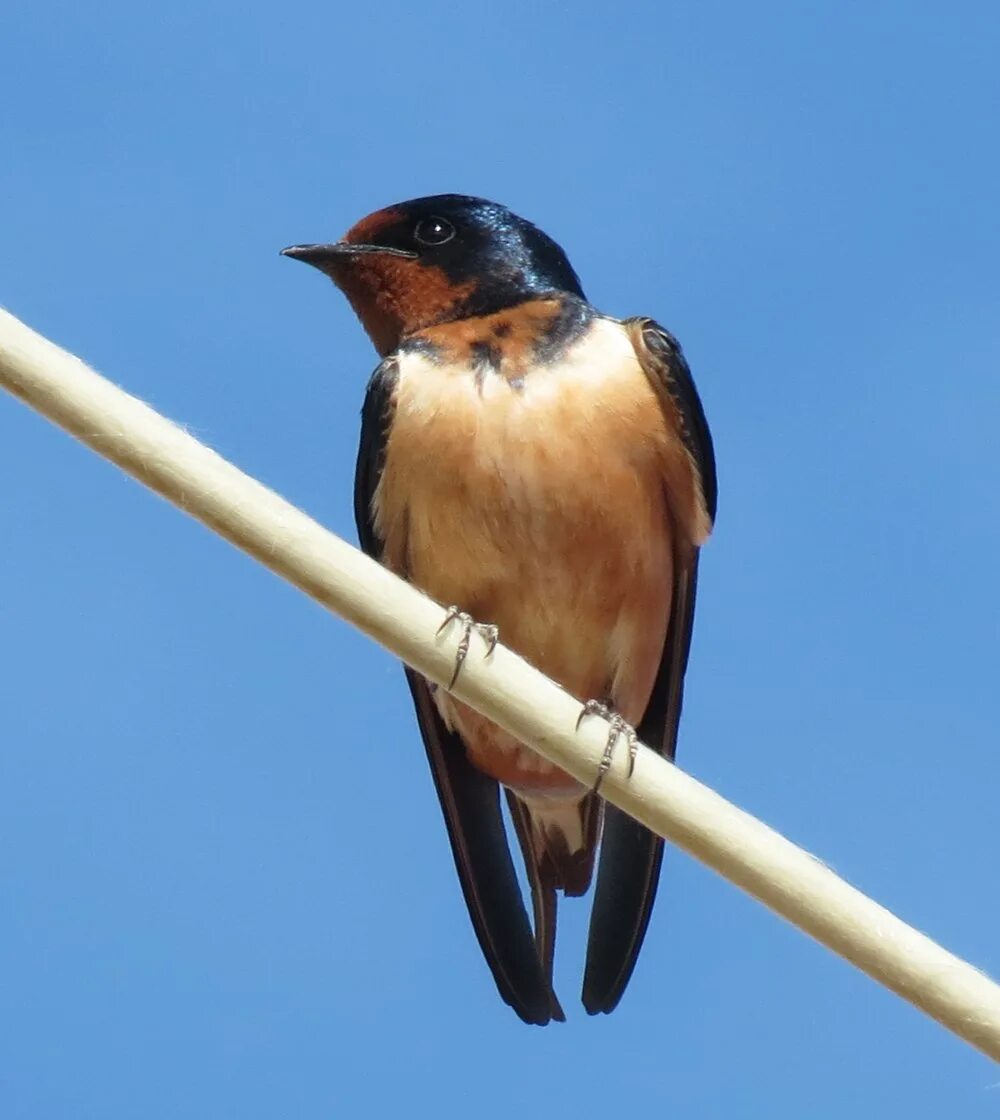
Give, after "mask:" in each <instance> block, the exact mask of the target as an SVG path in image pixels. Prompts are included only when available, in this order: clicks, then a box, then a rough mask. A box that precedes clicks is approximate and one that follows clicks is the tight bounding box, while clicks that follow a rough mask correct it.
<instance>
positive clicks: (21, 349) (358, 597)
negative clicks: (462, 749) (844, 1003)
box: [0, 311, 1000, 1060]
mask: <svg viewBox="0 0 1000 1120" xmlns="http://www.w3.org/2000/svg"><path fill="white" fill-rule="evenodd" d="M0 384H2V385H3V386H4V387H5V388H7V389H9V390H10V392H11V393H13V394H14V395H15V396H17V397H19V398H20V399H21V400H23V401H24V402H25V403H27V404H29V405H30V406H31V407H32V408H35V409H37V410H38V411H39V412H40V413H42V414H43V415H44V416H47V417H48V418H49V419H50V420H52V421H53V422H54V423H56V424H58V425H60V426H61V427H63V428H65V429H66V430H67V431H68V432H70V433H72V434H73V435H74V436H76V437H77V439H79V440H80V441H81V442H83V443H85V444H87V446H88V447H90V448H92V449H93V450H94V451H96V452H98V454H100V455H103V456H104V457H105V458H107V459H110V460H111V461H112V462H113V463H116V464H117V465H118V466H119V467H121V468H122V470H124V471H127V472H128V473H129V474H131V475H132V476H133V477H135V478H137V479H138V480H139V481H140V482H142V483H144V484H145V485H146V486H148V487H150V489H152V490H155V491H156V492H157V493H159V494H161V495H162V496H163V497H165V498H167V499H168V500H169V501H171V502H173V503H174V504H175V505H177V506H179V507H180V508H181V509H182V510H184V511H185V512H186V513H189V514H190V515H191V516H192V517H195V518H197V519H198V520H199V521H201V522H203V523H204V524H205V525H207V526H208V527H209V528H210V529H212V530H214V531H215V532H216V533H218V534H219V535H220V536H223V537H225V538H226V539H227V540H229V541H231V542H232V543H233V544H235V545H236V546H237V547H238V548H241V549H243V551H244V552H247V553H249V554H250V555H251V556H253V557H254V558H255V559H256V560H259V561H260V562H261V563H262V564H264V565H266V566H267V567H268V568H270V569H271V570H272V571H273V572H275V573H276V574H278V575H280V576H281V577H282V578H284V579H286V580H288V581H289V582H290V583H293V584H295V586H296V587H298V588H300V589H301V590H302V591H304V592H305V593H306V594H307V595H310V596H312V598H314V599H315V600H317V602H319V603H322V604H323V605H324V606H325V607H328V608H329V609H330V610H331V611H333V612H334V613H336V614H338V615H340V616H341V617H342V618H345V619H347V621H348V622H351V623H352V624H353V625H355V626H357V627H358V628H359V629H361V630H363V631H364V632H365V633H366V634H368V635H369V636H370V637H372V638H374V639H375V640H376V641H378V642H380V643H381V644H382V645H384V646H385V647H386V648H387V649H389V650H391V651H392V652H393V653H395V654H396V655H397V656H399V657H400V658H402V659H403V660H404V661H405V662H407V664H409V665H411V666H413V668H415V669H417V670H419V671H420V672H421V673H423V674H424V675H425V676H427V677H429V678H430V679H432V680H434V681H437V682H438V683H439V684H442V685H443V684H446V683H447V681H448V680H449V679H450V677H451V672H452V667H453V664H454V656H455V646H456V640H457V628H455V627H452V628H451V629H450V630H446V631H445V632H444V634H443V635H442V636H440V637H438V636H437V632H438V628H439V627H440V625H441V623H442V622H443V620H444V618H445V611H444V609H443V608H442V607H441V606H439V605H438V604H436V603H433V602H432V601H431V600H430V599H427V598H426V597H425V596H423V595H421V594H420V593H419V592H417V591H415V590H414V589H413V588H411V587H409V586H408V585H407V584H405V583H403V582H402V581H401V580H399V579H397V578H396V577H395V576H393V575H391V574H390V573H389V572H388V571H386V570H385V569H384V568H382V567H381V566H380V565H379V564H377V563H375V562H374V561H372V560H370V559H369V558H368V557H366V556H364V555H363V554H362V553H361V552H359V551H358V550H357V549H355V548H353V547H351V545H349V544H347V543H346V542H345V541H342V540H341V539H340V538H339V537H336V536H334V535H333V534H332V533H330V532H328V531H327V530H326V529H324V528H322V526H320V525H318V524H317V523H316V522H315V521H313V520H312V519H311V518H309V517H307V516H306V515H305V514H304V513H302V512H301V511H300V510H298V509H296V508H295V507H294V506H292V505H290V504H289V503H288V502H286V501H284V500H283V499H282V498H280V497H278V495H277V494H275V493H273V492H272V491H270V490H268V489H267V488H266V487H264V486H262V485H261V484H260V483H259V482H256V481H255V480H254V479H252V478H250V477H248V476H247V475H245V474H243V473H242V471H240V470H238V469H237V468H236V467H234V466H233V465H232V464H231V463H228V462H226V460H225V459H223V458H222V457H221V456H219V455H217V454H216V453H215V452H214V451H212V450H210V449H209V448H207V447H205V446H204V445H203V444H201V443H199V442H198V441H197V440H196V439H195V438H194V437H193V436H191V435H189V434H188V433H187V432H185V431H183V430H182V429H181V428H179V427H177V426H176V425H175V424H173V423H171V422H170V421H169V420H166V419H164V418H163V417H162V416H160V415H159V414H158V413H156V412H154V411H153V410H152V409H151V408H149V407H148V406H147V405H145V404H143V403H142V402H141V401H139V400H136V398H134V397H131V396H129V395H128V394H127V393H125V392H123V391H122V390H121V389H119V388H117V387H116V386H115V385H113V384H111V382H109V381H107V380H105V379H104V378H103V377H101V376H99V375H98V374H97V373H95V372H94V371H93V370H91V369H89V368H88V367H87V366H86V365H85V364H84V363H83V362H81V361H80V360H79V359H78V358H75V357H73V356H72V355H71V354H68V353H66V352H65V351H64V350H61V349H60V348H59V347H57V346H56V345H54V344H53V343H51V342H49V341H47V340H46V339H44V338H42V337H41V336H40V335H38V334H36V333H35V332H34V331H32V330H30V329H29V328H28V327H26V326H25V325H24V324H23V323H21V322H19V321H18V320H17V319H15V318H14V317H13V316H11V315H9V314H8V313H6V312H4V311H0ZM6 485H11V483H10V482H9V481H8V482H7V483H6ZM123 531H125V529H124V526H123ZM501 636H502V635H501ZM484 653H485V647H484V646H483V644H482V643H481V642H480V641H479V639H478V638H476V639H474V642H473V645H472V648H471V650H470V653H469V656H468V658H467V659H466V662H465V665H464V667H463V670H462V675H461V677H460V678H459V680H458V683H457V684H456V686H455V688H454V692H455V694H456V696H458V697H459V698H460V699H461V700H463V701H465V702H466V703H467V704H470V705H471V706H472V707H474V708H476V709H477V710H478V711H480V712H482V713H483V714H484V715H486V716H488V717H489V718H490V719H492V720H495V721H496V722H497V723H498V724H500V725H501V726H502V727H504V728H506V729H507V730H508V731H509V732H511V733H512V734H513V735H515V736H516V737H517V738H518V739H520V740H522V741H523V742H525V743H527V744H529V745H530V746H531V747H533V748H534V749H535V750H537V751H538V752H539V754H542V755H544V756H545V757H546V758H547V759H549V760H550V761H552V762H555V763H557V764H558V765H559V766H561V767H563V768H564V769H565V770H568V771H569V772H570V773H571V774H573V775H574V776H575V777H577V778H579V779H580V780H581V781H582V782H586V783H588V784H590V783H593V781H594V778H595V775H596V773H597V768H598V764H599V762H600V759H601V755H602V752H603V749H604V744H605V741H606V736H607V727H606V725H605V724H604V723H603V721H601V720H599V719H590V720H587V721H585V722H584V724H583V726H582V727H581V728H580V729H579V731H577V730H576V722H577V716H578V714H579V712H580V702H579V700H577V699H574V698H573V697H571V696H569V695H568V694H567V693H566V692H564V691H563V690H562V689H561V688H559V687H558V686H557V685H555V684H554V683H553V682H552V681H550V680H548V679H547V678H546V677H544V676H543V675H542V674H541V673H539V672H538V671H537V670H536V669H533V668H532V667H531V666H530V665H528V664H527V663H526V662H524V661H522V660H521V659H520V658H519V657H517V656H516V655H515V654H513V653H511V652H510V651H509V650H507V649H505V648H504V647H503V646H502V645H501V646H497V648H496V650H495V651H494V652H493V653H492V654H491V655H490V656H489V657H485V656H484ZM359 725H361V726H363V721H359ZM338 734H339V735H340V736H341V737H343V736H348V737H353V738H357V736H358V732H357V731H356V730H355V729H353V728H351V727H350V725H349V724H346V725H345V724H343V723H342V724H341V726H340V727H339V729H338ZM361 746H362V745H361V744H359V749H361ZM626 754H627V752H626V751H624V750H622V751H620V752H618V757H617V758H616V760H615V763H614V765H613V766H612V768H611V770H610V772H609V773H608V774H607V776H606V778H605V779H604V783H603V785H602V787H601V792H602V794H603V795H604V796H606V797H607V799H608V800H609V801H611V802H613V803H614V804H615V805H617V806H618V807H619V808H621V809H623V810H624V811H625V812H626V813H630V814H631V815H632V816H634V817H636V818H637V819H638V820H640V821H642V822H643V824H645V825H647V826H648V827H649V828H651V829H652V830H653V831H654V832H657V833H659V834H660V835H661V836H664V837H666V838H667V839H668V840H670V841H672V842H673V843H674V844H676V845H678V847H681V848H683V849H684V850H685V851H687V852H689V853H690V854H691V855H693V856H695V857H696V858H697V859H699V860H701V861H702V862H703V863H706V864H708V866H709V867H712V868H714V869H715V870H716V871H718V872H719V874H721V875H724V876H725V877H726V878H727V879H729V880H730V881H731V882H733V883H735V884H736V885H737V886H739V887H742V889H743V890H745V891H747V892H748V893H750V894H752V895H753V896H754V897H755V898H758V899H760V901H761V902H763V903H764V904H765V905H767V906H769V907H770V908H771V909H772V910H774V911H775V912H776V913H778V914H780V915H781V916H782V917H784V918H786V919H787V920H788V921H789V922H791V923H793V924H794V925H796V926H798V927H799V929H801V930H804V931H805V932H806V933H808V934H810V935H811V936H812V937H814V938H816V940H818V941H820V942H822V943H823V944H824V945H826V946H827V947H828V948H829V949H832V950H833V951H834V952H835V953H838V954H839V955H840V956H842V957H844V958H846V959H847V960H849V961H851V962H852V963H853V964H855V965H857V967H858V968H860V969H862V970H863V971H865V972H867V973H868V975H869V976H871V977H873V978H874V979H875V980H877V981H878V982H879V983H880V984H884V985H885V986H886V987H887V988H891V989H892V990H893V991H895V992H897V993H898V994H899V995H901V996H902V997H903V998H904V999H907V1000H909V1001H910V1002H911V1003H913V1004H915V1005H916V1006H917V1007H919V1008H921V1009H922V1010H924V1011H926V1012H927V1014H928V1015H931V1016H933V1017H934V1018H935V1019H937V1020H938V1022H940V1023H941V1024H942V1025H943V1026H945V1027H947V1028H948V1029H949V1030H951V1031H953V1032H954V1033H955V1034H957V1035H959V1036H960V1037H962V1038H964V1039H966V1040H967V1041H968V1042H971V1043H972V1044H973V1045H974V1046H976V1047H978V1048H979V1049H980V1050H982V1051H983V1052H984V1053H986V1054H988V1055H990V1056H991V1057H993V1058H995V1059H998V1060H1000V987H998V986H997V985H996V984H994V982H993V981H992V980H990V979H989V978H988V977H986V976H985V975H983V974H982V973H981V972H979V971H977V969H975V968H974V967H973V966H972V965H970V964H968V963H966V962H965V961H962V960H960V959H959V958H958V957H955V956H953V955H952V954H951V953H949V952H948V951H947V950H945V949H943V948H941V946H939V945H937V944H936V943H935V942H933V941H931V940H930V938H928V937H925V936H924V935H923V934H922V933H919V932H918V931H917V930H915V929H913V928H912V927H911V926H908V925H906V923H905V922H902V921H900V920H899V918H897V917H895V916H894V915H893V914H891V913H889V911H888V910H885V909H884V908H883V907H882V906H880V905H879V904H878V903H876V902H874V901H873V900H872V899H870V898H868V897H867V896H865V895H864V894H862V893H861V892H860V891H858V890H856V889H855V888H854V887H852V886H850V885H849V884H848V883H846V882H844V880H843V879H841V878H840V877H839V876H837V875H835V874H834V873H833V872H832V871H831V870H830V869H829V868H828V867H826V866H825V865H824V864H822V863H821V862H820V861H819V860H817V859H816V858H814V857H813V856H811V855H810V854H809V853H808V852H805V851H803V850H802V849H801V848H798V847H796V846H795V845H794V844H792V843H791V842H790V841H788V840H786V839H785V838H784V837H782V836H780V835H779V834H778V833H776V832H774V831H773V830H772V829H770V828H768V827H767V825H765V824H763V823H762V822H761V821H758V820H756V819H755V818H754V817H752V816H750V815H749V814H748V813H745V812H743V811H742V810H741V809H738V808H736V806H734V805H731V804H730V803H729V802H727V801H726V800H724V799H723V798H722V797H720V796H719V795H718V794H717V793H715V792H714V791H712V790H711V789H708V788H707V787H705V786H703V785H702V784H701V783H700V782H697V781H696V780H695V779H694V778H691V777H690V776H688V775H687V774H685V773H684V772H683V771H682V770H679V769H677V768H676V767H675V766H673V765H671V764H670V763H668V762H666V761H664V760H663V759H661V758H660V757H659V756H658V755H656V754H655V753H653V752H652V751H649V750H641V751H640V752H639V758H638V760H637V763H636V767H635V773H634V775H633V776H632V778H631V779H629V778H628V776H627V764H626V758H625V756H626Z"/></svg>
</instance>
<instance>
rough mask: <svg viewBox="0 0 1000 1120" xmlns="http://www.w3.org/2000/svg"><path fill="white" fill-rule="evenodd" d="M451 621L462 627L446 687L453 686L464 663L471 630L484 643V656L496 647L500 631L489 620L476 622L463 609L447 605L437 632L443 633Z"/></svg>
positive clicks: (487, 655)
mask: <svg viewBox="0 0 1000 1120" xmlns="http://www.w3.org/2000/svg"><path fill="white" fill-rule="evenodd" d="M453 622H457V623H459V625H460V626H461V627H462V636H461V638H460V639H459V641H458V649H456V650H455V671H454V672H453V673H452V675H451V680H450V681H449V682H448V688H449V689H451V688H454V686H455V681H457V680H458V674H459V673H461V671H462V665H463V664H464V663H465V658H466V657H467V656H468V653H469V642H470V640H471V638H472V631H473V630H475V631H476V632H477V633H478V634H479V636H480V637H481V638H482V639H483V641H484V642H485V643H486V653H485V654H484V656H485V657H489V655H490V654H491V653H492V652H493V651H494V650H495V649H496V648H497V643H498V642H499V641H500V631H499V629H498V628H497V627H496V626H494V625H493V624H492V623H491V622H476V620H475V619H474V618H473V617H472V615H469V614H466V613H465V611H463V610H461V609H459V608H458V607H454V606H453V607H449V608H448V613H447V614H446V615H445V619H444V622H442V623H441V625H440V626H439V627H438V629H437V632H438V634H443V633H444V631H445V630H447V629H448V628H449V627H450V626H451V624H452V623H453Z"/></svg>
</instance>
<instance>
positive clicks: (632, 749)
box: [576, 700, 639, 793]
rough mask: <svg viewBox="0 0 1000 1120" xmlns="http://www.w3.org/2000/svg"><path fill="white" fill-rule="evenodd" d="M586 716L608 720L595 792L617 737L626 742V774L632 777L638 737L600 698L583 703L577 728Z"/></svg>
mask: <svg viewBox="0 0 1000 1120" xmlns="http://www.w3.org/2000/svg"><path fill="white" fill-rule="evenodd" d="M588 716H600V717H601V718H602V719H605V720H607V722H608V741H607V744H606V745H605V747H604V754H603V755H602V756H601V763H600V765H599V766H598V768H597V779H596V781H595V782H594V787H593V788H594V793H597V792H598V790H599V789H600V788H601V782H603V781H604V775H605V774H607V772H608V771H609V770H610V769H611V763H612V761H613V759H614V757H615V748H616V747H617V746H618V740H619V739H624V740H625V741H626V742H627V743H628V776H629V777H630V778H631V777H632V773H633V771H634V770H635V760H636V758H637V757H638V754H639V738H638V736H637V735H636V733H635V728H634V727H632V725H631V724H628V723H626V722H625V720H624V719H622V717H621V716H620V715H619V714H618V713H617V712H614V711H612V710H611V709H610V708H609V707H608V705H607V704H602V703H601V701H600V700H588V701H587V702H586V704H584V705H583V708H582V709H581V710H580V714H579V716H578V717H577V720H576V727H577V730H579V729H580V724H581V723H583V721H584V720H585V719H586V718H587V717H588Z"/></svg>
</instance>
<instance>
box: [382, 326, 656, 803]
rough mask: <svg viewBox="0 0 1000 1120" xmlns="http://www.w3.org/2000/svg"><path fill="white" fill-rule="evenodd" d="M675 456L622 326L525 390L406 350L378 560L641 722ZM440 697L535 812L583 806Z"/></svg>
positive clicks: (478, 754)
mask: <svg viewBox="0 0 1000 1120" xmlns="http://www.w3.org/2000/svg"><path fill="white" fill-rule="evenodd" d="M669 444H670V440H669V436H668V433H667V430H666V425H665V421H664V419H663V414H662V410H661V408H660V406H659V403H658V400H657V397H656V394H655V392H654V391H653V389H652V387H651V386H650V384H649V382H648V380H647V378H646V376H645V374H644V373H643V372H642V369H641V367H640V366H639V363H638V361H637V360H636V358H635V354H634V351H633V349H632V346H631V343H630V341H629V339H628V337H627V336H626V334H625V332H624V331H623V330H622V328H621V326H620V324H618V323H617V322H614V321H612V320H603V319H600V320H597V321H596V322H595V324H594V325H593V327H592V328H591V329H590V331H589V332H588V333H587V335H585V336H584V338H583V339H581V340H580V341H579V342H578V343H576V344H575V345H574V347H573V348H572V349H571V350H570V351H569V352H568V353H567V354H566V355H564V356H563V357H562V358H560V359H559V360H558V361H556V362H553V363H552V364H550V365H547V366H540V367H536V368H533V369H531V370H529V371H528V372H527V374H526V376H524V377H523V380H521V382H520V384H519V385H513V384H511V382H510V381H508V380H507V379H505V378H504V377H501V376H498V375H495V374H494V375H492V376H488V377H486V378H483V377H482V376H480V377H477V376H476V375H475V371H474V370H473V369H472V368H470V367H469V366H468V365H464V364H459V363H448V362H445V361H435V360H432V359H430V358H428V357H426V356H424V355H421V354H411V355H404V356H403V357H402V358H401V359H400V368H399V381H398V385H397V391H396V400H395V415H394V418H393V424H392V430H391V435H390V438H389V442H388V446H387V449H386V461H385V468H384V470H383V473H382V479H381V483H380V485H379V489H378V491H377V492H376V495H375V501H374V513H375V518H376V524H377V526H378V528H379V532H380V535H381V537H382V539H383V540H384V541H385V553H384V558H385V560H386V562H387V563H388V564H389V566H390V567H392V568H394V569H395V570H397V571H398V572H400V573H401V574H403V575H405V576H406V578H408V579H409V580H410V581H411V582H412V583H414V584H415V585H416V586H418V587H420V588H421V589H422V590H424V591H425V592H427V594H429V595H430V596H432V597H433V598H435V599H436V600H438V601H439V602H441V603H443V604H452V603H454V604H456V605H458V606H459V607H460V608H461V609H463V610H465V611H467V612H468V613H469V614H471V615H472V616H473V617H474V618H476V619H477V620H479V621H484V622H494V623H496V624H497V625H498V626H499V628H500V638H501V641H503V642H504V643H505V644H506V645H508V646H510V647H511V648H512V649H514V650H516V651H517V652H518V653H520V654H521V655H522V656H523V657H525V658H526V659H527V660H528V661H530V662H531V663H532V664H534V665H536V666H537V667H538V668H539V669H541V670H542V671H543V672H544V673H546V674H548V675H549V676H551V677H553V678H554V679H555V680H556V681H558V682H559V683H560V684H561V685H562V686H563V687H564V688H566V689H567V690H568V691H569V692H571V693H572V694H574V695H575V696H577V697H580V698H583V699H587V698H599V699H602V700H607V701H610V702H611V703H612V704H613V705H614V707H615V708H616V709H617V710H618V711H619V712H620V713H621V714H622V715H623V716H624V717H625V719H626V720H628V721H629V722H630V723H637V722H638V721H639V720H640V719H641V717H642V714H643V712H644V710H645V707H646V704H647V702H648V700H649V695H650V692H651V690H652V686H653V681H654V678H655V675H656V672H657V668H658V666H659V662H660V657H661V653H662V650H663V643H664V638H665V632H666V623H667V617H668V615H669V609H670V587H671V581H672V571H671V562H672V561H671V555H672V551H671V540H670V524H671V523H670V516H669V514H668V507H667V504H666V499H665V495H664V486H663V457H664V455H665V454H666V453H668V449H669ZM414 463H422V464H425V466H424V469H423V470H421V471H420V472H419V473H416V472H414V471H413V469H412V464H414ZM403 464H405V468H404V466H403ZM435 699H436V702H437V704H438V707H439V710H440V712H441V715H442V717H443V718H444V720H445V722H446V723H447V724H448V725H449V726H450V727H451V728H453V729H454V730H456V731H457V732H458V733H459V735H460V736H461V738H462V740H463V742H464V743H465V745H466V748H467V750H468V752H469V756H470V758H471V759H472V761H473V763H474V764H475V765H477V766H478V767H479V768H480V769H482V770H484V771H485V772H486V773H488V774H490V775H491V776H493V777H495V778H496V779H497V780H499V781H500V782H502V783H503V784H504V785H506V786H508V787H509V788H511V789H514V790H515V791H517V792H518V793H520V794H522V795H524V796H526V797H529V798H532V799H537V798H545V799H549V798H554V799H563V798H569V799H572V800H578V799H579V798H580V796H581V794H582V792H583V791H582V789H581V787H580V786H579V784H578V783H576V782H575V781H574V779H573V778H571V777H570V776H569V775H567V774H566V773H564V772H563V771H561V770H559V769H558V768H556V767H554V766H552V765H551V764H550V763H548V762H546V761H545V760H543V759H541V758H540V757H539V756H538V755H536V754H535V753H534V752H532V751H530V750H528V749H527V748H525V747H523V746H522V745H521V744H520V743H518V742H517V741H516V740H514V739H513V738H512V737H511V736H509V735H508V734H507V733H506V732H504V731H502V730H501V729H500V728H498V727H497V726H496V725H495V724H493V723H491V722H490V721H488V720H486V719H484V718H483V717H482V716H480V715H478V714H477V713H476V712H474V711H472V710H471V709H469V708H467V707H466V706H465V705H463V704H460V703H459V702H457V701H455V700H454V699H453V698H452V697H450V696H449V695H448V694H447V693H446V692H444V690H442V689H439V690H438V691H437V692H436V694H435Z"/></svg>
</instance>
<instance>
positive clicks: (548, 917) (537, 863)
mask: <svg viewBox="0 0 1000 1120" xmlns="http://www.w3.org/2000/svg"><path fill="white" fill-rule="evenodd" d="M505 793H506V794H507V805H508V806H509V807H510V816H511V820H512V821H513V822H514V831H515V832H516V833H517V839H518V843H519V844H520V845H521V855H522V856H524V868H525V871H526V872H527V873H528V884H529V886H530V887H531V904H532V908H533V910H534V918H535V948H536V949H537V950H538V959H539V960H540V961H541V962H542V970H543V971H544V973H545V979H546V980H547V981H548V984H549V988H550V989H551V990H552V1018H553V1019H555V1020H556V1021H557V1022H560V1023H564V1022H565V1021H566V1015H565V1013H564V1012H563V1009H562V1007H561V1006H560V1005H559V998H558V997H557V996H556V993H555V988H553V987H552V963H553V960H554V958H555V951H556V908H557V905H558V901H557V898H556V888H555V885H554V882H553V878H552V874H551V867H550V866H549V865H548V864H547V861H544V860H539V859H538V858H537V854H536V852H535V848H534V845H533V843H532V832H531V814H530V813H529V812H528V807H527V806H526V805H525V804H524V802H523V801H521V800H519V799H518V797H517V796H516V795H515V794H513V793H511V791H510V790H509V789H508V790H505Z"/></svg>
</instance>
